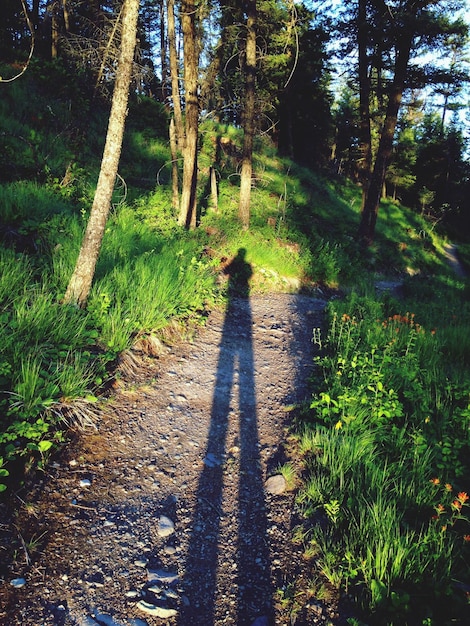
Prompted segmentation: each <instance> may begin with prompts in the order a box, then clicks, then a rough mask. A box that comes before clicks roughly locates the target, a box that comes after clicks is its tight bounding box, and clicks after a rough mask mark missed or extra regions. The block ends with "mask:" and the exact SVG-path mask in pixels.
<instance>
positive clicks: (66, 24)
mask: <svg viewBox="0 0 470 626" xmlns="http://www.w3.org/2000/svg"><path fill="white" fill-rule="evenodd" d="M62 15H63V16H64V28H65V32H66V33H69V32H70V13H69V10H68V7H67V0H62Z"/></svg>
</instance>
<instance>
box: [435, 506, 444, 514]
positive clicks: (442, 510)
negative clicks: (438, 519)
mask: <svg viewBox="0 0 470 626" xmlns="http://www.w3.org/2000/svg"><path fill="white" fill-rule="evenodd" d="M435 508H436V511H437V514H438V515H441V513H444V511H445V510H446V509H445V506H444V505H442V504H438V505H437V506H436V507H435Z"/></svg>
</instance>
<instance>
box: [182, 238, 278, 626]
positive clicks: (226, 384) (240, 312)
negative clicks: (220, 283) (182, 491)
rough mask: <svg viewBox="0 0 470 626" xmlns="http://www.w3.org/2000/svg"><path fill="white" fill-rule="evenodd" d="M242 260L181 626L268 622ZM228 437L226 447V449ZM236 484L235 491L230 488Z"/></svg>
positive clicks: (223, 345)
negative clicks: (226, 537)
mask: <svg viewBox="0 0 470 626" xmlns="http://www.w3.org/2000/svg"><path fill="white" fill-rule="evenodd" d="M245 255H246V251H245V250H244V249H240V250H239V251H238V254H237V256H236V257H235V258H234V259H233V260H232V261H231V263H230V264H229V265H228V266H227V267H226V269H225V272H226V273H227V274H228V276H229V285H228V302H227V309H226V313H225V320H224V325H223V330H222V337H221V342H220V350H219V358H218V365H217V373H216V381H215V387H214V394H213V401H212V411H211V422H210V427H209V432H208V437H207V447H206V452H205V459H204V469H203V471H202V473H201V476H200V479H199V485H198V491H197V504H196V509H195V512H194V516H193V524H192V535H191V538H190V542H189V549H188V553H187V554H188V556H187V561H186V567H185V573H184V579H185V583H186V590H185V591H186V593H187V595H188V597H189V606H187V607H182V610H181V614H180V621H179V624H181V626H183V624H184V625H187V624H189V623H191V624H194V625H201V626H202V625H204V626H211V625H213V624H215V623H222V622H223V621H224V620H225V619H226V618H227V617H228V616H230V618H229V619H230V623H236V624H238V625H239V626H249V625H251V624H252V623H253V621H254V620H255V619H256V618H257V617H262V616H265V620H263V621H265V623H266V624H267V623H268V619H269V618H270V617H271V615H270V614H271V611H272V589H271V581H270V579H271V576H270V570H271V568H270V563H269V549H268V542H267V519H266V508H265V497H264V481H263V476H262V470H261V461H260V451H259V436H258V425H257V411H256V389H255V379H254V362H253V338H252V316H251V307H250V300H249V280H250V277H251V275H252V268H251V266H250V264H249V263H247V262H246V260H245ZM234 432H236V434H235V436H234ZM232 438H233V442H234V445H232V446H231V447H229V446H230V442H231V439H232ZM229 470H230V471H229ZM237 480H238V489H236V487H235V484H234V483H235V481H237ZM235 491H236V493H235ZM230 492H231V493H232V494H233V495H230ZM230 500H235V501H236V502H235V505H234V507H233V508H232V510H230V509H229V504H227V502H228V501H230ZM227 524H228V525H231V526H232V528H233V538H234V543H233V544H232V545H231V546H230V545H221V543H220V541H219V540H220V536H221V534H222V533H221V529H222V528H223V526H225V525H227ZM230 534H232V532H230ZM224 568H231V569H232V571H233V570H234V569H235V570H236V576H235V577H233V575H232V574H230V575H229V576H228V575H224ZM234 579H235V581H236V582H235V587H236V588H235V589H233V588H231V589H230V588H227V584H228V583H227V581H228V580H234ZM234 604H235V606H234ZM234 619H235V620H236V621H235V622H234V621H233V620H234ZM227 623H228V622H227Z"/></svg>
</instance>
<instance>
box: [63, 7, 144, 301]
mask: <svg viewBox="0 0 470 626" xmlns="http://www.w3.org/2000/svg"><path fill="white" fill-rule="evenodd" d="M138 14H139V0H124V8H123V17H122V37H121V52H120V56H119V64H118V68H117V72H116V83H115V86H114V93H113V101H112V104H111V112H110V115H109V124H108V132H107V134H106V143H105V147H104V151H103V159H102V161H101V169H100V174H99V178H98V184H97V187H96V192H95V197H94V199H93V206H92V208H91V213H90V218H89V220H88V224H87V228H86V232H85V236H84V238H83V242H82V246H81V248H80V253H79V255H78V259H77V263H76V265H75V269H74V271H73V274H72V277H71V279H70V282H69V285H68V287H67V291H66V293H65V298H64V301H65V302H66V303H70V304H77V305H79V306H84V305H85V304H86V301H87V298H88V295H89V293H90V289H91V284H92V281H93V276H94V273H95V268H96V263H97V260H98V256H99V252H100V248H101V242H102V240H103V235H104V230H105V227H106V221H107V218H108V214H109V209H110V205H111V198H112V194H113V189H114V182H115V180H116V175H117V171H118V166H119V158H120V156H121V148H122V138H123V134H124V124H125V119H126V112H127V102H128V97H129V85H130V81H131V74H132V63H133V59H134V51H135V44H136V33H137V18H138Z"/></svg>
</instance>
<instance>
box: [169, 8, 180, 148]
mask: <svg viewBox="0 0 470 626" xmlns="http://www.w3.org/2000/svg"><path fill="white" fill-rule="evenodd" d="M166 10H167V23H168V51H169V56H170V76H171V95H172V100H173V115H174V117H175V127H176V128H175V130H176V144H177V147H178V149H180V150H182V149H183V146H184V127H183V115H182V112H181V97H180V86H179V64H178V53H177V50H176V34H175V0H167V8H166Z"/></svg>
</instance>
